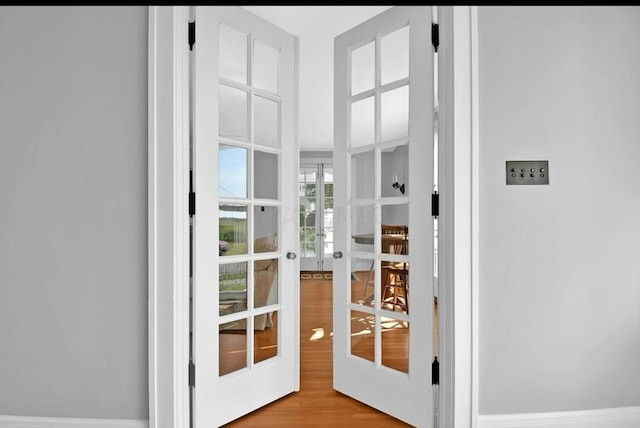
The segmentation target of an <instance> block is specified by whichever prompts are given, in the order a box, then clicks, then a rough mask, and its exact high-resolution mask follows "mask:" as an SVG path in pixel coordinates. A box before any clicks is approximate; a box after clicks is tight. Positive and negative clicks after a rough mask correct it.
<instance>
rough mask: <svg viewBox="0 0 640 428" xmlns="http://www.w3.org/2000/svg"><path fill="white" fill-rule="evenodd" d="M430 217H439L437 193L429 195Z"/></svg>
mask: <svg viewBox="0 0 640 428" xmlns="http://www.w3.org/2000/svg"><path fill="white" fill-rule="evenodd" d="M431 215H432V216H434V217H438V216H439V215H440V195H438V192H434V193H432V194H431Z"/></svg>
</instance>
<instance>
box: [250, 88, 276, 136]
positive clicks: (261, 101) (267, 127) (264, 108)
mask: <svg viewBox="0 0 640 428" xmlns="http://www.w3.org/2000/svg"><path fill="white" fill-rule="evenodd" d="M253 109H254V120H253V141H254V142H255V143H257V144H261V145H264V146H270V147H278V146H279V145H280V135H279V131H280V126H279V123H280V121H279V117H280V112H279V105H278V102H277V101H273V100H270V99H268V98H263V97H259V96H255V97H253Z"/></svg>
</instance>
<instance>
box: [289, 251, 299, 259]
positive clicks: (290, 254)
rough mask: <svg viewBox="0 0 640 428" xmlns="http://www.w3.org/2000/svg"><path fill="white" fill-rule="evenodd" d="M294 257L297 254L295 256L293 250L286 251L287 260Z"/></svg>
mask: <svg viewBox="0 0 640 428" xmlns="http://www.w3.org/2000/svg"><path fill="white" fill-rule="evenodd" d="M296 257H298V256H296V253H294V252H291V251H289V252H288V253H287V258H288V259H289V260H295V258H296Z"/></svg>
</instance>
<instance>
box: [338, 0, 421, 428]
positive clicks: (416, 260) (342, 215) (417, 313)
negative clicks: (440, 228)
mask: <svg viewBox="0 0 640 428" xmlns="http://www.w3.org/2000/svg"><path fill="white" fill-rule="evenodd" d="M407 23H409V25H410V33H411V36H410V37H411V47H410V58H411V59H410V61H409V62H410V71H409V73H410V78H411V82H410V101H409V104H410V113H409V115H410V119H409V123H410V131H409V139H410V143H409V151H410V156H409V166H408V170H409V172H408V174H409V180H408V183H413V187H412V189H413V190H412V191H410V192H409V193H410V195H405V199H406V200H410V204H409V230H410V231H411V251H410V254H409V258H410V262H409V263H410V265H411V277H412V278H429V279H428V280H425V281H421V280H415V279H414V281H413V282H412V284H413V286H412V287H411V297H410V301H411V311H410V314H409V315H408V319H409V322H410V329H409V330H410V339H409V343H410V345H409V375H406V374H404V373H400V372H398V371H395V370H390V369H388V368H386V367H383V366H381V364H380V360H379V359H376V363H375V364H374V363H371V362H369V361H366V360H364V359H362V358H358V357H354V356H352V355H350V353H351V340H350V339H351V337H350V316H349V315H350V310H352V309H355V310H362V311H368V310H367V309H363V307H362V306H358V305H355V304H350V303H349V302H350V293H349V282H350V270H351V269H350V259H351V257H352V256H357V253H355V252H352V251H351V250H350V248H351V245H352V243H351V242H352V240H351V238H350V237H351V235H352V233H351V222H350V211H351V210H350V207H349V200H350V192H351V184H350V183H351V174H350V155H351V152H350V149H349V148H348V147H347V142H348V135H349V120H348V118H349V109H348V106H349V83H348V82H349V80H350V75H351V72H350V69H349V62H350V60H349V57H350V56H349V53H350V50H351V49H353V48H357V47H359V46H362V45H363V44H364V43H366V42H369V41H372V40H374V39H375V38H376V37H379V36H380V35H381V34H385V33H387V32H389V31H392V30H395V29H398V28H401V27H403V26H404V25H405V24H407ZM430 31H431V6H415V7H404V6H403V7H394V8H391V9H389V10H387V11H385V12H383V13H382V14H380V15H378V16H376V17H374V18H372V19H370V20H368V21H366V22H364V23H363V24H361V25H359V26H357V27H354V28H353V29H351V30H349V31H347V32H345V33H343V34H341V35H340V36H338V37H336V41H335V49H334V54H335V59H334V66H335V78H334V84H335V91H334V109H335V111H334V115H335V122H334V127H335V128H334V129H335V138H334V144H335V156H334V167H335V170H334V172H335V181H336V182H337V183H343V185H341V186H336V188H335V190H334V196H335V215H334V222H335V226H336V231H335V236H336V245H335V248H336V250H339V251H342V252H343V254H344V255H345V257H343V258H342V259H338V260H335V261H334V296H333V311H334V315H333V317H334V318H333V319H334V324H333V325H334V352H333V356H334V361H333V363H334V374H333V382H334V389H336V390H338V391H340V392H342V393H344V394H346V395H349V396H351V397H353V398H355V399H357V400H360V401H362V402H364V403H366V404H368V405H370V406H372V407H374V408H376V409H379V410H381V411H383V412H386V413H389V414H391V415H393V416H394V417H396V418H398V419H401V420H404V421H406V422H407V423H410V424H412V425H415V426H418V427H431V426H432V425H433V397H432V387H431V363H432V360H433V347H432V320H433V304H432V302H433V290H432V286H431V278H433V266H432V261H433V257H432V254H433V222H432V221H431V217H430V216H429V213H430V206H431V189H432V188H433V168H432V167H431V165H433V123H432V121H431V120H428V119H430V118H432V117H433V57H432V55H433V54H432V53H433V48H432V46H431V35H430ZM376 117H377V120H379V118H380V110H379V109H376ZM375 150H376V162H375V164H374V168H376V170H377V171H378V172H379V170H380V147H379V145H378V146H377V147H376V149H375ZM355 151H362V150H360V149H358V150H355ZM375 187H376V199H375V203H376V204H377V206H379V204H380V201H381V199H380V185H379V183H376V184H375ZM421 190H422V191H421ZM398 199H401V198H398ZM376 211H377V214H376V218H377V220H376V225H379V224H380V214H379V210H378V209H377V210H376ZM379 229H380V228H379V227H377V230H378V231H377V232H376V238H375V242H378V243H379V242H380V241H379V238H380V235H379V233H380V232H379ZM377 247H379V246H377ZM376 258H377V260H379V256H376ZM420 285H424V286H423V287H421V286H420ZM376 290H377V292H378V291H379V283H378V284H377V285H376ZM375 313H376V316H378V315H380V312H379V311H378V310H376V311H375ZM375 334H376V336H377V340H378V339H379V338H380V331H379V329H376V332H375ZM376 353H377V358H379V354H380V351H379V347H378V348H377V352H376Z"/></svg>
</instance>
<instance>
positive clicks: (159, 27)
mask: <svg viewBox="0 0 640 428" xmlns="http://www.w3.org/2000/svg"><path fill="white" fill-rule="evenodd" d="M438 9H439V22H440V35H441V37H440V39H441V44H440V46H441V47H440V49H439V51H438V52H439V53H440V54H441V56H440V58H441V59H440V70H442V72H441V73H440V75H441V76H442V77H443V78H441V80H440V85H441V86H440V87H441V88H442V89H445V90H446V89H447V88H448V90H450V91H452V92H453V93H454V97H453V99H454V102H453V105H450V104H449V105H447V103H446V102H444V103H443V101H444V100H441V107H440V135H441V137H440V143H441V144H440V147H441V149H440V153H441V160H440V162H441V163H440V168H439V171H440V180H439V181H440V186H441V189H440V198H441V201H440V210H441V215H440V227H441V232H440V235H439V237H440V244H439V245H440V254H441V260H443V262H442V263H443V264H441V267H440V270H439V271H440V275H441V279H440V284H441V286H440V290H439V302H438V303H439V313H440V315H441V319H440V322H439V324H440V332H439V337H440V340H441V342H440V347H439V349H440V354H441V357H440V380H441V385H440V403H439V404H440V408H441V411H440V418H439V420H440V421H441V426H443V427H456V428H467V427H472V428H475V427H476V426H477V419H478V251H479V250H478V165H479V157H478V147H479V144H478V143H479V141H478V49H477V6H446V7H439V8H438ZM188 22H189V6H149V66H148V67H149V75H148V97H149V98H148V103H149V104H148V110H149V128H148V132H149V146H148V147H149V153H148V160H149V162H148V180H149V181H148V245H149V246H148V258H149V260H148V263H149V266H148V275H149V278H148V293H149V296H148V298H149V307H148V311H149V317H148V322H149V342H148V347H149V427H150V428H165V427H166V428H169V427H171V428H188V427H189V387H188V360H189V348H188V345H189V293H188V290H189V216H188V189H189V180H188V177H189V176H188V171H189V115H188V113H189V96H188V95H189V47H188V39H187V34H188ZM447 47H449V49H447ZM450 47H453V49H452V50H450ZM453 64H455V67H453ZM440 93H442V91H441V92H440ZM449 93H451V92H449ZM447 117H449V118H453V121H451V120H450V121H447V120H446V118H447ZM454 124H455V127H454ZM446 142H450V143H451V142H452V143H453V144H449V145H447V144H446ZM447 213H448V215H447ZM452 213H453V215H451V214H452ZM447 219H449V222H447ZM451 220H452V221H451ZM454 273H455V275H454ZM454 351H455V352H454Z"/></svg>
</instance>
